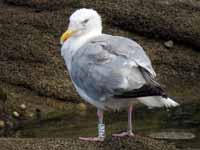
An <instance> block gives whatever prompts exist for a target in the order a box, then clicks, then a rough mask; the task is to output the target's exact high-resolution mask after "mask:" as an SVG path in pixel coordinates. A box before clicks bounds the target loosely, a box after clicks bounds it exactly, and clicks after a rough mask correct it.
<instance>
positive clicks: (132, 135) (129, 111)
mask: <svg viewBox="0 0 200 150" xmlns="http://www.w3.org/2000/svg"><path fill="white" fill-rule="evenodd" d="M132 111H133V105H132V104H130V105H129V107H128V130H127V131H126V132H122V133H119V134H112V136H115V137H127V136H128V137H134V136H135V135H134V133H133V129H132Z"/></svg>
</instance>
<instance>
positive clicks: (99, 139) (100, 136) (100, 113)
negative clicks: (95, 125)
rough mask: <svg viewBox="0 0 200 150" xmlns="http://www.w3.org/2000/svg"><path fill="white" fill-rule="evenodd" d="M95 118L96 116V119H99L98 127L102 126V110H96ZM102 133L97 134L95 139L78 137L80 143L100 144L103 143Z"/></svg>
mask: <svg viewBox="0 0 200 150" xmlns="http://www.w3.org/2000/svg"><path fill="white" fill-rule="evenodd" d="M97 116H98V119H99V125H104V124H103V110H101V109H98V110H97ZM104 136H105V135H104V132H103V133H102V132H101V133H100V132H99V135H98V136H97V137H79V139H80V140H82V141H93V142H102V141H104V138H105V137H104Z"/></svg>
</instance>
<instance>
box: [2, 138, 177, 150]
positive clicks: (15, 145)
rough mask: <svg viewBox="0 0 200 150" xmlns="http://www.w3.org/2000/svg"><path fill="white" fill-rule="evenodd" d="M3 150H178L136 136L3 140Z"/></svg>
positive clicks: (168, 145) (172, 146)
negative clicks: (97, 140)
mask: <svg viewBox="0 0 200 150" xmlns="http://www.w3.org/2000/svg"><path fill="white" fill-rule="evenodd" d="M0 147H1V148H2V149H3V150H34V149H40V150H47V149H49V150H58V149H59V150H66V149H67V150H116V149H120V150H177V149H176V148H175V146H174V145H172V144H167V143H164V142H161V141H157V140H154V139H150V138H146V137H140V136H136V138H124V139H120V138H110V137H109V138H107V139H106V140H105V141H104V142H82V141H80V140H77V139H70V138H46V139H44V138H38V139H37V138H33V139H31V138H29V139H23V138H20V139H18V138H13V139H12V138H9V139H6V138H3V139H0Z"/></svg>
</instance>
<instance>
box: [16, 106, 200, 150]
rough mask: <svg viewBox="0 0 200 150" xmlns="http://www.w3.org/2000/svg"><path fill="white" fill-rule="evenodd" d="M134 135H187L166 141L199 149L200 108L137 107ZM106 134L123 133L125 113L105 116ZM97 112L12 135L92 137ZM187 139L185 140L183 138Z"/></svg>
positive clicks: (72, 115)
mask: <svg viewBox="0 0 200 150" xmlns="http://www.w3.org/2000/svg"><path fill="white" fill-rule="evenodd" d="M133 121H134V130H135V133H136V134H139V135H145V136H148V135H149V134H152V133H157V132H172V131H173V132H177V133H179V132H190V133H193V134H194V135H195V136H196V137H195V138H194V139H188V140H167V141H168V142H172V143H175V145H176V146H177V147H178V148H180V149H188V148H193V149H200V107H199V105H196V104H185V105H183V106H181V107H179V108H174V109H170V110H166V109H152V110H149V109H147V108H146V107H138V108H137V109H136V110H135V112H134V119H133ZM105 123H106V133H107V136H111V134H112V133H115V132H119V131H123V130H125V129H126V126H127V114H126V112H125V111H123V112H106V113H105ZM96 130H97V117H96V110H95V109H89V110H87V111H79V112H74V113H71V114H66V115H63V116H60V117H58V118H56V119H53V120H47V121H43V122H41V123H39V124H33V125H27V126H26V127H24V128H21V129H19V130H17V131H16V132H15V133H14V136H16V137H71V138H78V137H79V136H95V135H96V133H97V131H96ZM186 138H187V137H186Z"/></svg>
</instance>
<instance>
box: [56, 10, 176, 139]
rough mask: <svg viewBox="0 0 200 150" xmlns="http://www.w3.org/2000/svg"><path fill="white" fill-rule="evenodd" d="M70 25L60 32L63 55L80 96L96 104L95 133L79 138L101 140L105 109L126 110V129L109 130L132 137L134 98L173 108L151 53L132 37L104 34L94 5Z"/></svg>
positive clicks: (145, 102)
mask: <svg viewBox="0 0 200 150" xmlns="http://www.w3.org/2000/svg"><path fill="white" fill-rule="evenodd" d="M69 21H70V23H69V26H68V30H67V31H66V32H65V33H63V35H62V36H61V39H60V42H61V44H62V48H61V55H62V56H63V58H64V60H65V64H66V66H67V69H68V72H69V74H70V77H71V80H72V82H73V85H74V86H75V88H76V90H77V92H78V93H79V95H80V96H81V97H82V98H83V99H84V100H86V101H87V102H89V103H90V104H92V105H94V106H95V107H96V108H97V116H98V119H99V123H98V136H97V137H79V139H80V140H85V141H103V140H104V139H105V136H106V135H105V124H104V121H103V112H104V111H105V110H118V109H125V108H126V109H127V110H128V129H127V131H126V132H122V133H119V134H113V136H116V137H125V136H129V137H134V133H133V131H132V110H133V103H134V102H136V101H139V102H141V103H143V104H145V105H147V106H148V107H175V106H178V105H179V104H178V103H176V102H175V101H173V100H172V99H170V98H169V97H168V96H167V94H166V93H165V92H164V90H163V89H162V88H161V86H160V84H159V83H157V82H156V81H155V77H156V73H155V71H154V69H153V67H152V65H151V61H150V59H149V57H148V56H147V55H146V53H145V51H144V50H143V48H142V47H141V46H140V45H139V44H138V43H136V42H135V41H133V40H131V39H129V38H126V37H122V36H112V35H109V34H104V33H102V20H101V17H100V15H99V14H98V13H97V12H96V11H95V10H93V9H86V8H82V9H79V10H77V11H75V12H74V13H73V14H72V15H71V16H70V19H69Z"/></svg>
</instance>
